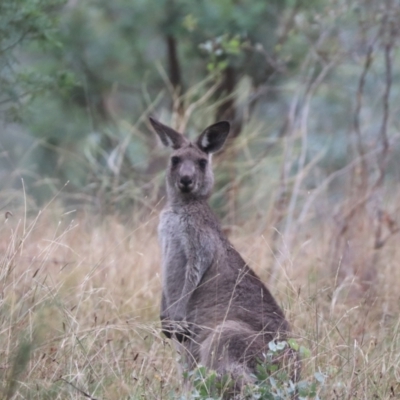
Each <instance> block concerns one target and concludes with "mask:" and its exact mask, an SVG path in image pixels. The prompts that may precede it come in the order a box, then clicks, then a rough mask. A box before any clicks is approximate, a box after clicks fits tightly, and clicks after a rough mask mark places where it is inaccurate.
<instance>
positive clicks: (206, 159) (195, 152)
mask: <svg viewBox="0 0 400 400" xmlns="http://www.w3.org/2000/svg"><path fill="white" fill-rule="evenodd" d="M150 122H151V124H152V125H153V128H154V130H155V131H156V133H157V135H158V136H159V137H160V139H161V142H162V143H163V144H164V145H165V146H167V147H170V148H172V154H171V158H170V162H169V165H168V172H167V188H168V194H169V196H170V197H171V196H172V198H174V199H182V200H189V199H201V198H207V197H208V196H209V195H210V193H211V189H212V187H213V184H214V176H213V172H212V168H211V154H212V153H215V152H217V151H218V150H220V149H221V148H222V146H223V145H224V143H225V141H226V138H227V137H228V134H229V129H230V125H229V122H227V121H221V122H217V123H216V124H214V125H211V126H209V127H208V128H206V129H205V130H204V131H203V132H202V133H201V134H200V135H199V136H198V138H197V139H196V140H195V141H194V142H191V141H190V140H189V139H187V138H186V137H185V136H183V135H182V134H181V133H179V132H177V131H175V130H174V129H172V128H170V127H168V126H166V125H163V124H162V123H160V122H158V121H156V120H155V119H153V118H150Z"/></svg>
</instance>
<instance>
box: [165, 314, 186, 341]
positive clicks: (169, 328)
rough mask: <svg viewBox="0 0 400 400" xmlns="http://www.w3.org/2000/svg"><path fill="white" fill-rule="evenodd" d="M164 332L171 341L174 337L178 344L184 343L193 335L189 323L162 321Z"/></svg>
mask: <svg viewBox="0 0 400 400" xmlns="http://www.w3.org/2000/svg"><path fill="white" fill-rule="evenodd" d="M162 332H163V334H164V335H165V336H166V337H167V338H168V339H170V338H171V337H174V338H175V339H176V340H177V341H178V342H180V343H182V342H184V341H186V340H188V338H189V337H190V335H191V330H190V324H189V323H188V322H187V321H184V320H182V321H165V320H164V321H162Z"/></svg>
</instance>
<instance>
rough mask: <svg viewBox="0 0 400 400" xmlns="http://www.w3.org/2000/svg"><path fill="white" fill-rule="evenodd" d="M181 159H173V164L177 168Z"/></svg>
mask: <svg viewBox="0 0 400 400" xmlns="http://www.w3.org/2000/svg"><path fill="white" fill-rule="evenodd" d="M180 161H181V159H180V158H179V157H176V156H174V157H171V164H172V165H173V166H174V167H175V166H177V165H178V164H179V163H180Z"/></svg>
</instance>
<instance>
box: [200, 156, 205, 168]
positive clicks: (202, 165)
mask: <svg viewBox="0 0 400 400" xmlns="http://www.w3.org/2000/svg"><path fill="white" fill-rule="evenodd" d="M199 165H200V168H201V169H205V168H206V167H207V160H205V159H204V158H203V159H201V160H199Z"/></svg>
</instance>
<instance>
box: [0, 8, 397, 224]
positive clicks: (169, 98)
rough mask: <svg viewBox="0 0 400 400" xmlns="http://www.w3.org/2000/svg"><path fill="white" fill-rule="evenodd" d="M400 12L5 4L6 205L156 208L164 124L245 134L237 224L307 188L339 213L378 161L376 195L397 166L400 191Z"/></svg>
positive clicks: (0, 188)
mask: <svg viewBox="0 0 400 400" xmlns="http://www.w3.org/2000/svg"><path fill="white" fill-rule="evenodd" d="M399 9H400V6H399V5H398V3H397V2H393V1H383V2H382V1H377V0H376V1H373V0H372V1H367V0H356V1H345V0H307V1H306V0H251V1H249V0H246V1H244V0H199V1H193V2H188V1H183V0H147V1H144V0H114V1H108V0H85V1H83V0H68V1H65V0H2V1H1V2H0V124H1V125H0V126H1V128H0V193H1V197H0V208H1V209H3V210H5V209H11V208H12V207H13V205H15V204H17V203H18V202H20V201H21V200H20V199H21V192H22V190H24V191H25V193H26V196H27V198H28V200H29V201H30V202H32V204H36V205H41V204H44V203H46V202H47V201H49V200H50V199H51V198H53V197H54V196H56V198H57V199H60V201H61V202H62V203H65V204H66V205H68V204H80V205H82V204H86V205H89V206H90V207H91V208H93V209H94V210H97V211H105V212H107V211H113V210H115V209H118V210H124V209H129V208H130V207H131V206H132V205H138V206H140V207H143V205H146V206H148V204H155V203H156V201H157V199H159V198H160V195H162V193H163V188H162V171H163V168H164V161H165V152H164V151H163V149H161V147H160V146H159V145H158V143H157V141H156V138H155V137H154V135H153V134H152V133H151V129H150V127H149V125H148V122H147V116H148V115H150V114H152V115H154V116H156V117H157V118H159V119H161V120H162V122H164V123H166V124H170V125H173V126H175V127H177V128H179V127H181V128H185V131H186V132H188V134H189V135H195V134H196V133H199V132H200V131H201V130H202V129H204V128H205V127H206V126H207V125H208V124H211V123H213V122H215V121H217V120H220V119H228V120H230V121H231V122H232V126H233V130H232V135H231V141H230V143H229V145H228V147H227V149H226V150H225V152H224V153H223V154H222V155H220V156H219V157H220V158H221V159H222V161H223V162H221V163H219V166H218V170H217V190H216V194H215V196H214V197H213V203H214V206H215V207H217V209H218V210H219V212H220V213H221V215H228V214H229V213H230V212H231V211H232V212H235V213H238V211H240V212H239V215H242V216H243V217H245V216H246V215H247V214H246V210H247V211H249V206H246V204H249V201H250V199H251V211H252V212H254V206H255V207H258V208H262V207H265V204H267V203H268V202H269V198H270V196H271V191H274V192H279V193H278V195H277V196H278V197H279V196H281V197H280V198H282V196H285V195H287V194H288V193H289V194H290V195H292V194H293V190H294V189H296V190H297V191H296V196H297V197H298V196H300V197H301V196H303V197H304V199H305V200H304V201H306V198H307V195H309V194H310V191H311V192H312V191H313V190H315V189H316V188H318V187H320V186H321V185H326V186H327V187H328V192H327V198H328V200H327V201H328V203H327V204H330V203H331V204H334V203H335V202H337V200H338V198H340V196H341V195H343V194H344V193H345V192H346V190H347V189H346V188H347V187H348V185H349V184H350V185H351V182H350V183H349V180H348V179H347V177H348V176H349V174H348V172H349V171H350V168H351V167H352V165H354V162H355V160H361V161H362V160H367V162H368V165H367V166H366V167H365V166H364V167H365V171H367V175H368V179H370V180H371V182H372V181H373V179H374V176H375V175H379V173H380V171H381V170H382V169H381V166H382V165H381V164H380V160H381V161H382V160H383V161H384V163H385V168H384V176H385V181H386V182H387V181H389V182H392V183H393V185H391V188H393V189H395V188H396V187H397V186H396V185H397V183H398V182H399V178H400V163H398V162H397V161H396V160H397V159H398V157H399V156H400V147H399V144H398V143H399V122H400V121H399V118H398V115H400V113H399V107H400V106H399V105H400V101H399V71H400V61H399V57H398V45H399V29H400V27H399V26H400V11H399ZM385 138H386V139H387V143H386V144H387V146H386V147H389V150H390V151H387V150H385V151H386V153H385V154H384V156H382V157H381V153H382V151H384V147H385ZM352 163H353V164H352ZM299 171H301V172H302V178H301V179H300V181H299V180H298V179H296V177H298V173H299ZM335 173H336V175H334V174H335ZM243 181H245V183H244V185H245V186H246V188H247V190H239V189H238V187H239V186H240V185H239V184H242V183H243ZM296 182H297V183H296ZM296 184H297V188H296ZM242 186H243V185H242ZM282 192H285V193H283V194H282ZM227 193H228V194H227ZM227 196H228V197H229V198H227ZM232 199H233V200H232ZM292 200H293V197H292ZM232 202H233V203H236V205H235V206H234V210H233V208H232V207H233V206H232ZM303 204H305V203H304V202H303ZM246 207H247V208H246ZM321 212H323V210H322V211H321Z"/></svg>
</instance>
